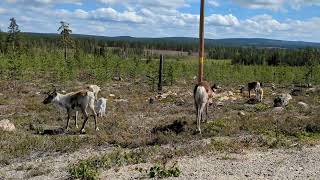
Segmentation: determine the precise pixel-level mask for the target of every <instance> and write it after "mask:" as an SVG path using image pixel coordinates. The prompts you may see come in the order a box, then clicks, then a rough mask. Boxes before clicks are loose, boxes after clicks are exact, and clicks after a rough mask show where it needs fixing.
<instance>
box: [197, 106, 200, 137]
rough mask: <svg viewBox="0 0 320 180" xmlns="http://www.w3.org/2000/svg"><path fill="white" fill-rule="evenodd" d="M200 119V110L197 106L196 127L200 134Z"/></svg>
mask: <svg viewBox="0 0 320 180" xmlns="http://www.w3.org/2000/svg"><path fill="white" fill-rule="evenodd" d="M200 121H201V110H200V108H199V107H198V109H197V129H198V131H199V133H200V134H201V128H200Z"/></svg>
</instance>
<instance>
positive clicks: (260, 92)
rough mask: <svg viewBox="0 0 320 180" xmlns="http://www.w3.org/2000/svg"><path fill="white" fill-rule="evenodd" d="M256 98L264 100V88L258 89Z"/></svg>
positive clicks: (260, 100)
mask: <svg viewBox="0 0 320 180" xmlns="http://www.w3.org/2000/svg"><path fill="white" fill-rule="evenodd" d="M256 99H257V100H258V101H259V102H262V99H263V89H262V88H261V87H260V88H258V89H257V90H256Z"/></svg>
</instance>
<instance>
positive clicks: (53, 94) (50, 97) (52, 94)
mask: <svg viewBox="0 0 320 180" xmlns="http://www.w3.org/2000/svg"><path fill="white" fill-rule="evenodd" d="M46 94H47V97H46V98H45V99H44V100H43V104H49V103H51V102H52V101H53V99H54V98H55V97H56V96H57V95H58V94H57V90H56V89H55V90H53V92H50V91H49V92H47V93H46Z"/></svg>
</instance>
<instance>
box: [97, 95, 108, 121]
mask: <svg viewBox="0 0 320 180" xmlns="http://www.w3.org/2000/svg"><path fill="white" fill-rule="evenodd" d="M106 108H107V99H106V98H99V99H98V101H97V103H96V110H97V112H98V117H104V116H105V115H106Z"/></svg>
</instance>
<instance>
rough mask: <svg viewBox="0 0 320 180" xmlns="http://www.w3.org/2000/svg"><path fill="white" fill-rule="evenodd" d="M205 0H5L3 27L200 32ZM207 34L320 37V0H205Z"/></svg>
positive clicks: (1, 16) (95, 32) (107, 33)
mask: <svg viewBox="0 0 320 180" xmlns="http://www.w3.org/2000/svg"><path fill="white" fill-rule="evenodd" d="M199 2H200V0H1V1H0V28H1V30H2V31H7V27H8V25H9V19H10V18H11V17H15V18H16V19H17V22H18V24H19V25H20V29H21V30H22V31H27V32H43V33H57V29H58V26H59V22H60V21H61V20H63V21H67V22H68V23H70V26H71V28H72V30H73V33H77V34H92V35H101V36H134V37H172V36H179V37H181V36H183V37H197V36H198V21H199V16H198V14H199V6H200V5H199ZM205 3H206V11H205V12H206V13H205V14H206V15H205V16H206V18H205V19H206V20H205V37H206V38H272V39H281V40H298V41H312V42H320V0H205Z"/></svg>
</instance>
